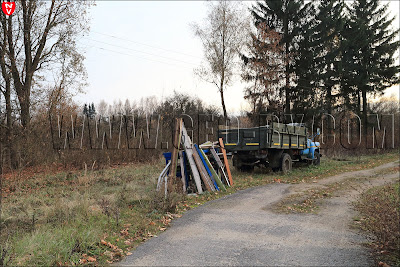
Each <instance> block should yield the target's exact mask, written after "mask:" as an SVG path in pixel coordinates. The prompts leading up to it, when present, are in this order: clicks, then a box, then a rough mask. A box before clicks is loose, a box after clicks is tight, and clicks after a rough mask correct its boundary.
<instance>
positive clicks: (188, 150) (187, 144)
mask: <svg viewBox="0 0 400 267" xmlns="http://www.w3.org/2000/svg"><path fill="white" fill-rule="evenodd" d="M181 142H182V143H183V149H184V150H185V154H186V158H187V160H188V161H189V166H190V170H191V171H192V175H193V179H194V181H195V183H196V188H197V192H198V193H199V194H201V193H203V189H202V188H201V180H200V174H199V171H198V170H197V167H196V163H195V162H194V159H193V145H192V142H191V141H190V137H189V135H188V134H187V131H186V128H185V125H184V124H183V123H182V140H181Z"/></svg>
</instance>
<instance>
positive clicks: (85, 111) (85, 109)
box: [82, 104, 89, 116]
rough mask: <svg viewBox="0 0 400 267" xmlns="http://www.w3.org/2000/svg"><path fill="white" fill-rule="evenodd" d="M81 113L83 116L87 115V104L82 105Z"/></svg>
mask: <svg viewBox="0 0 400 267" xmlns="http://www.w3.org/2000/svg"><path fill="white" fill-rule="evenodd" d="M82 113H83V115H85V116H88V115H89V109H88V106H87V104H85V105H84V106H83V112H82Z"/></svg>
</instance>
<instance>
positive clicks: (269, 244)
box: [117, 162, 399, 266]
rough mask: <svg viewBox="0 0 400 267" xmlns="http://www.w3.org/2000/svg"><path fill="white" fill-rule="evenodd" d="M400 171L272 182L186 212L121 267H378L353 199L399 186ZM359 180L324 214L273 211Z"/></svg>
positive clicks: (324, 204)
mask: <svg viewBox="0 0 400 267" xmlns="http://www.w3.org/2000/svg"><path fill="white" fill-rule="evenodd" d="M395 166H399V163H398V162H396V163H389V164H385V165H382V166H379V167H376V168H375V169H372V170H362V171H357V172H351V173H344V174H341V175H337V176H332V177H328V178H326V179H324V180H321V181H319V183H318V184H297V185H289V184H271V185H266V186H261V187H257V188H252V189H247V190H243V191H240V192H237V193H235V194H233V195H230V196H226V197H224V198H221V199H218V200H215V201H211V202H208V203H206V204H205V205H203V206H201V207H198V208H196V209H193V210H190V211H188V212H186V213H185V214H184V215H183V216H182V218H179V219H176V220H174V222H173V225H172V227H171V228H170V229H168V230H167V231H166V232H164V233H162V234H160V235H159V236H158V237H157V238H152V239H151V240H149V241H147V242H145V243H144V244H143V245H141V246H139V247H138V248H137V249H136V250H135V251H133V254H132V255H130V256H128V257H127V258H126V259H125V260H124V261H122V262H119V263H117V265H118V266H132V265H141V266H143V265H162V266H166V265H170V266H171V265H173V266H176V265H198V266H204V265H241V266H243V265H244V266H249V265H270V266H278V265H279V266H288V265H299V266H370V265H372V264H373V262H372V259H371V258H370V256H369V252H368V251H367V250H366V249H365V247H363V246H362V242H365V241H366V239H365V238H364V237H363V236H362V235H360V234H359V233H357V231H356V230H352V229H351V228H350V226H349V225H350V223H351V222H352V218H353V217H354V216H355V215H356V213H355V211H353V210H352V205H351V202H352V201H354V200H355V198H356V197H357V195H358V194H360V193H361V191H363V190H365V189H367V188H368V187H371V186H377V185H382V184H385V183H390V182H393V181H394V180H396V179H398V178H399V173H398V172H397V173H391V174H383V173H384V172H383V171H384V170H386V169H388V168H393V167H395ZM352 177H357V178H359V179H357V181H356V182H354V184H353V185H352V186H350V187H349V188H350V189H351V190H342V191H339V192H337V195H336V196H334V197H333V198H329V199H325V200H324V201H323V202H322V203H320V205H321V209H320V211H319V212H318V213H317V214H282V213H280V214H279V213H276V212H273V211H272V210H273V207H274V206H275V204H276V203H277V202H279V201H280V200H282V199H283V198H286V197H287V196H289V195H291V194H294V193H296V194H298V193H299V192H304V190H307V189H310V188H313V187H316V188H318V187H321V186H326V185H328V184H330V183H333V182H340V181H342V180H345V179H349V178H352Z"/></svg>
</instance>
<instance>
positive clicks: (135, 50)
mask: <svg viewBox="0 0 400 267" xmlns="http://www.w3.org/2000/svg"><path fill="white" fill-rule="evenodd" d="M83 38H85V39H88V40H91V41H93V42H97V43H101V44H106V45H110V46H113V47H119V48H122V49H126V50H131V51H134V52H138V53H143V54H147V55H150V56H155V57H160V58H164V59H168V60H173V61H178V62H182V63H185V64H189V65H196V64H194V63H191V62H186V61H183V60H179V59H174V58H169V57H165V56H160V55H156V54H153V53H149V52H144V51H141V50H137V49H132V48H128V47H124V46H120V45H115V44H110V43H107V42H103V41H99V40H95V39H91V38H89V37H83Z"/></svg>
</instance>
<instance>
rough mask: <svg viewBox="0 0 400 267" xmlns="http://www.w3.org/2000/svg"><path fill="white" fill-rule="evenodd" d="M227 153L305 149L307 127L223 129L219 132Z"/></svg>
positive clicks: (284, 125) (273, 126) (283, 125)
mask: <svg viewBox="0 0 400 267" xmlns="http://www.w3.org/2000/svg"><path fill="white" fill-rule="evenodd" d="M218 137H222V138H223V140H224V145H225V148H226V150H227V151H251V150H261V149H270V148H276V149H305V148H306V146H307V129H306V127H302V126H296V125H288V124H283V123H272V124H270V125H265V126H260V127H253V128H238V129H222V130H219V131H218Z"/></svg>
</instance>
